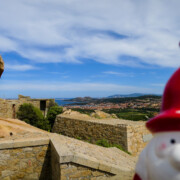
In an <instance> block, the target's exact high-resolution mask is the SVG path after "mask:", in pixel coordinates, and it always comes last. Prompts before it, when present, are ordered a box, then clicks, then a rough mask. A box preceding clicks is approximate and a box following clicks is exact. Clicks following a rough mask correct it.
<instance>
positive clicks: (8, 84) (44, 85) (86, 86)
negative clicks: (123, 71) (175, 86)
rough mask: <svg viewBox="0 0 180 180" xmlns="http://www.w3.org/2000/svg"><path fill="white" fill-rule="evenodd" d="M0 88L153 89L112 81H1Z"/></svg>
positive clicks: (120, 90) (61, 90)
mask: <svg viewBox="0 0 180 180" xmlns="http://www.w3.org/2000/svg"><path fill="white" fill-rule="evenodd" d="M0 90H1V91H4V90H8V91H11V90H12V91H26V90H28V91H42V92H43V91H50V92H87V91H91V92H109V93H126V94H127V93H134V92H142V93H152V92H155V90H154V89H151V88H144V87H138V86H127V85H118V84H113V83H87V82H85V83H70V82H49V83H48V84H47V83H43V82H21V81H16V83H14V82H12V81H6V82H1V86H0Z"/></svg>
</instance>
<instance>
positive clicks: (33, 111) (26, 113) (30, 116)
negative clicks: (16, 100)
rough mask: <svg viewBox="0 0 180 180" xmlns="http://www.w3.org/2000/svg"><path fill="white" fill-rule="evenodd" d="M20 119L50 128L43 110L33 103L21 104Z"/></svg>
mask: <svg viewBox="0 0 180 180" xmlns="http://www.w3.org/2000/svg"><path fill="white" fill-rule="evenodd" d="M17 117H18V119H20V120H22V121H25V122H26V123H29V124H31V125H33V126H35V127H38V128H41V129H44V130H49V128H50V126H49V123H48V121H47V120H46V119H45V118H44V116H43V114H42V112H41V111H40V110H39V109H38V108H36V107H34V106H33V105H32V104H28V103H24V104H22V105H20V107H19V110H18V112H17Z"/></svg>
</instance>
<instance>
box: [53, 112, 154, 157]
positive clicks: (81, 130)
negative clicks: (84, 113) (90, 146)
mask: <svg viewBox="0 0 180 180" xmlns="http://www.w3.org/2000/svg"><path fill="white" fill-rule="evenodd" d="M53 132H56V133H60V134H63V135H65V136H69V137H73V138H78V139H82V140H85V141H89V142H91V143H95V142H96V141H98V140H102V139H106V140H108V141H109V143H111V144H119V145H121V146H122V147H123V148H124V149H125V150H126V151H128V152H130V153H131V154H132V155H138V154H139V153H140V152H141V151H142V149H143V148H144V147H145V146H146V144H147V143H148V141H149V140H150V139H151V137H152V135H151V134H150V132H149V131H148V130H147V129H146V127H145V123H144V122H132V121H126V120H119V119H118V120H113V119H112V120H85V119H83V120H82V119H81V120H80V119H77V118H73V116H72V117H69V116H63V115H59V116H57V117H56V120H55V124H54V126H53Z"/></svg>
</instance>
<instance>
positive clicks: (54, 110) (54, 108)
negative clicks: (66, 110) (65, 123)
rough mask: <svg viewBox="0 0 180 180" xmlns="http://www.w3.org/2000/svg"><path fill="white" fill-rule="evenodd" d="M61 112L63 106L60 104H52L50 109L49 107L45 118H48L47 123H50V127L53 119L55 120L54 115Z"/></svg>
mask: <svg viewBox="0 0 180 180" xmlns="http://www.w3.org/2000/svg"><path fill="white" fill-rule="evenodd" d="M62 112H63V107H61V106H52V107H51V108H50V109H49V111H48V113H47V119H48V121H49V123H50V125H51V128H52V127H53V125H54V121H55V119H56V116H57V115H58V114H61V113H62Z"/></svg>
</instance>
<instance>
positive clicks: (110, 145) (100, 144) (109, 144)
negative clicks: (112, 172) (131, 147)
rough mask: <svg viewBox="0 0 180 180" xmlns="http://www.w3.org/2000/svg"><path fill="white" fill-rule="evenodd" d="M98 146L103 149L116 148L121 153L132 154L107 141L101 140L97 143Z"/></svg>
mask: <svg viewBox="0 0 180 180" xmlns="http://www.w3.org/2000/svg"><path fill="white" fill-rule="evenodd" d="M96 145H98V146H103V147H107V148H108V147H116V148H118V149H120V150H121V151H124V152H126V153H128V154H130V153H129V152H128V151H126V150H125V149H124V148H123V147H122V146H121V145H120V144H111V143H109V141H108V140H106V139H100V140H98V141H96Z"/></svg>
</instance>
